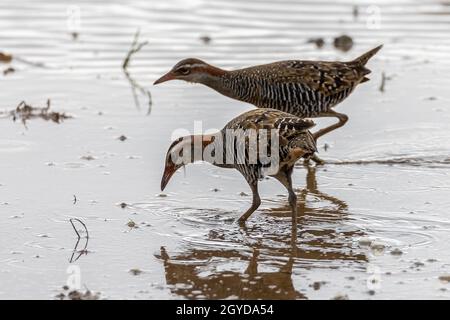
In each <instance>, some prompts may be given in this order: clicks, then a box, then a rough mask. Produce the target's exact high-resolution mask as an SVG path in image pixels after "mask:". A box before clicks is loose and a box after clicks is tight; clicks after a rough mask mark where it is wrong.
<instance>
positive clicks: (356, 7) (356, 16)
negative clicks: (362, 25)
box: [352, 5, 359, 21]
mask: <svg viewBox="0 0 450 320" xmlns="http://www.w3.org/2000/svg"><path fill="white" fill-rule="evenodd" d="M352 14H353V20H355V21H356V20H358V16H359V8H358V6H356V5H354V6H353V10H352Z"/></svg>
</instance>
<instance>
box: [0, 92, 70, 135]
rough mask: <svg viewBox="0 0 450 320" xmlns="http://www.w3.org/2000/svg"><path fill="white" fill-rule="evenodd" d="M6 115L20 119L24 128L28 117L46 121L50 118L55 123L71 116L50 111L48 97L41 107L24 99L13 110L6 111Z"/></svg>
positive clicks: (14, 119)
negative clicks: (45, 104)
mask: <svg viewBox="0 0 450 320" xmlns="http://www.w3.org/2000/svg"><path fill="white" fill-rule="evenodd" d="M7 116H9V117H12V119H13V121H16V120H17V119H20V120H21V121H22V123H23V125H24V126H25V128H27V125H26V122H27V121H28V120H30V119H35V118H40V119H44V120H46V121H49V120H50V121H53V122H55V123H60V122H62V121H63V120H65V119H69V118H71V116H69V115H66V114H65V113H60V112H56V111H50V99H48V100H47V106H46V107H43V108H39V107H33V106H31V105H29V104H27V103H26V102H25V101H22V102H20V103H19V105H18V106H17V107H16V108H15V109H14V110H12V111H10V112H8V113H7Z"/></svg>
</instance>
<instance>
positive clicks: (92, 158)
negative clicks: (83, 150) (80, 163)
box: [80, 154, 97, 161]
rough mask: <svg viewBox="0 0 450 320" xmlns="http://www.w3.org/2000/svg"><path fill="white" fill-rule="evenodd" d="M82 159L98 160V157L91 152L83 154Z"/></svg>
mask: <svg viewBox="0 0 450 320" xmlns="http://www.w3.org/2000/svg"><path fill="white" fill-rule="evenodd" d="M80 159H81V160H86V161H92V160H96V159H97V158H96V157H94V156H92V155H90V154H88V155H86V156H81V157H80Z"/></svg>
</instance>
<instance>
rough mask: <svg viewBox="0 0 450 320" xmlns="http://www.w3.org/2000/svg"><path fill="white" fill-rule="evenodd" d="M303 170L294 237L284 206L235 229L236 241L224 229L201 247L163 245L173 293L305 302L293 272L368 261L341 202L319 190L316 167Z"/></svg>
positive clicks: (162, 253)
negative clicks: (175, 250)
mask: <svg viewBox="0 0 450 320" xmlns="http://www.w3.org/2000/svg"><path fill="white" fill-rule="evenodd" d="M307 170H308V171H307V176H306V188H305V189H303V190H301V191H300V192H299V194H298V200H299V201H298V206H299V207H298V212H299V217H298V224H299V231H300V233H299V235H298V239H295V235H294V233H292V232H289V231H288V230H291V229H290V228H289V227H290V216H291V214H290V212H291V210H290V207H289V205H288V204H286V205H284V206H283V207H279V208H274V209H268V210H267V211H265V212H264V213H263V214H262V215H263V216H264V221H262V222H261V223H259V224H255V225H252V226H250V227H247V228H245V229H240V231H239V232H240V235H241V237H236V231H235V232H234V233H233V231H230V230H229V228H228V229H226V228H223V229H220V230H212V231H211V232H210V233H209V237H208V239H207V240H206V242H203V243H208V241H211V242H212V241H214V243H211V244H209V245H205V246H204V247H203V248H202V245H198V244H195V245H194V244H193V245H190V246H189V245H188V246H187V248H184V250H183V251H182V252H179V253H174V254H172V255H169V253H168V252H167V251H166V249H165V248H164V247H162V248H161V253H160V255H158V258H160V259H161V260H162V261H163V264H164V268H165V277H166V282H167V285H168V287H169V288H170V290H171V291H172V293H174V294H176V295H179V296H182V297H185V298H188V299H200V298H203V299H225V298H235V299H306V298H307V297H306V296H305V295H304V294H303V293H301V292H299V291H297V290H296V288H295V287H294V283H293V280H292V274H293V271H295V274H301V273H302V271H301V270H302V269H311V268H314V267H318V268H319V267H320V268H336V267H337V266H339V264H342V263H345V262H349V263H358V264H364V263H365V262H367V257H366V255H365V253H364V252H363V251H362V250H361V249H359V248H358V247H357V246H356V245H355V244H354V241H353V240H354V238H355V237H361V236H363V235H364V233H363V232H362V231H360V230H359V229H358V228H357V227H355V226H353V225H352V224H349V223H346V221H348V220H350V218H349V217H348V207H347V205H346V203H345V202H344V201H342V200H339V199H337V198H336V197H333V196H330V195H328V194H325V193H323V192H321V191H320V190H319V189H318V186H317V181H316V175H315V170H316V169H315V168H313V167H308V168H307ZM311 197H312V199H311ZM220 242H223V243H226V246H225V245H224V246H223V247H221V246H220V244H218V243H220ZM230 244H231V246H230ZM233 245H234V246H233Z"/></svg>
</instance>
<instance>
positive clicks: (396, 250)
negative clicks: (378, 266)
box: [391, 248, 403, 256]
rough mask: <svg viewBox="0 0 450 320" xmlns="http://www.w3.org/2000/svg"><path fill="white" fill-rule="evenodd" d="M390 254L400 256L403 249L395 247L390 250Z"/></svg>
mask: <svg viewBox="0 0 450 320" xmlns="http://www.w3.org/2000/svg"><path fill="white" fill-rule="evenodd" d="M391 254H392V255H393V256H401V255H402V254H403V251H402V250H400V249H398V248H395V249H394V250H392V251H391Z"/></svg>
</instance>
